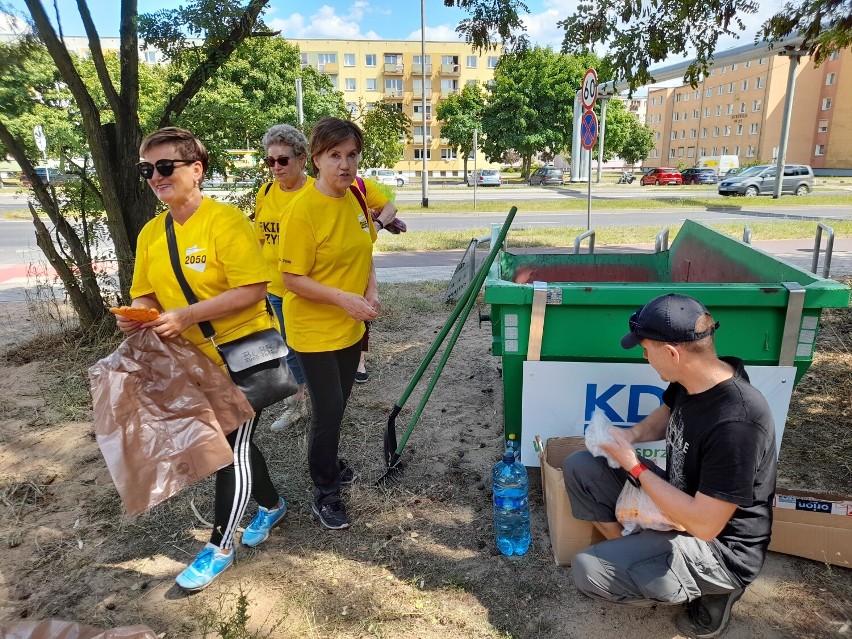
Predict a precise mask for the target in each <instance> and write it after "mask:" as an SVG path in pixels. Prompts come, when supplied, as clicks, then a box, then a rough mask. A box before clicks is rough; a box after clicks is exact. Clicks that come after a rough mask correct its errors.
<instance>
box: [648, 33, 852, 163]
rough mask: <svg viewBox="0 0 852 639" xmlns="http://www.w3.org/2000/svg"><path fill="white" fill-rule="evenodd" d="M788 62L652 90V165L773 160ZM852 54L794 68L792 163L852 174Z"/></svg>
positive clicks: (763, 62) (764, 60)
mask: <svg viewBox="0 0 852 639" xmlns="http://www.w3.org/2000/svg"><path fill="white" fill-rule="evenodd" d="M789 68H790V59H789V58H788V57H786V56H783V55H772V56H763V57H756V58H754V59H753V60H748V61H746V62H742V63H738V64H726V65H723V66H715V67H713V68H712V70H711V73H710V75H709V77H707V78H705V79H704V80H703V81H702V82H701V83H700V84H699V85H698V87H696V88H693V87H691V86H689V85H682V86H679V87H669V88H650V89H649V91H648V103H647V116H646V118H647V120H646V121H647V124H648V126H650V127H651V128H652V129H653V130H654V148H653V149H652V150H651V151H650V153H649V154H648V159H647V160H646V161H645V166H646V167H651V166H655V167H657V166H674V165H678V164H680V163H681V162H683V163H685V164H686V165H687V166H693V165H694V164H695V163H696V161H697V160H698V158H701V157H703V156H713V155H736V156H738V157H739V160H740V164H741V165H742V164H746V163H754V162H757V161H761V162H773V161H775V159H776V158H777V155H778V148H779V145H780V141H781V123H782V119H783V111H784V102H785V98H786V94H787V79H788V75H789ZM840 95H847V96H849V95H852V49H843V50H840V51H835V52H834V53H833V54H831V56H829V58H828V59H827V60H826V61H824V62H823V63H822V65H820V66H819V67H815V66H814V64H813V61H812V59H811V58H808V57H803V58H801V60H800V61H799V65H798V67H797V69H796V85H795V90H794V94H793V111H792V116H791V126H790V133H789V137H788V140H787V158H786V161H787V162H793V163H800V164H810V165H811V166H812V167H813V168H814V170H815V171H817V172H818V173H823V174H826V173H828V174H830V173H831V172H833V171H843V172H845V171H848V170H849V169H852V101H850V100H838V96H840Z"/></svg>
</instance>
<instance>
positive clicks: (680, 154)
mask: <svg viewBox="0 0 852 639" xmlns="http://www.w3.org/2000/svg"><path fill="white" fill-rule="evenodd" d="M677 156H678V157H679V158H682V157H683V147H682V146H679V147H678V148H677Z"/></svg>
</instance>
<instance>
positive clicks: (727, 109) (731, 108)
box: [725, 102, 734, 115]
mask: <svg viewBox="0 0 852 639" xmlns="http://www.w3.org/2000/svg"><path fill="white" fill-rule="evenodd" d="M733 114H734V105H733V104H731V103H730V102H729V103H728V105H727V106H726V107H725V115H733Z"/></svg>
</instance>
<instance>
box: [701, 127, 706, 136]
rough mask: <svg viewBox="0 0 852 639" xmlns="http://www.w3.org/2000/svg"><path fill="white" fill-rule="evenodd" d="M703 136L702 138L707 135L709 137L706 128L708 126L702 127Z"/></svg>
mask: <svg viewBox="0 0 852 639" xmlns="http://www.w3.org/2000/svg"><path fill="white" fill-rule="evenodd" d="M701 137H702V138H706V137H707V129H706V127H705V128H703V129H701Z"/></svg>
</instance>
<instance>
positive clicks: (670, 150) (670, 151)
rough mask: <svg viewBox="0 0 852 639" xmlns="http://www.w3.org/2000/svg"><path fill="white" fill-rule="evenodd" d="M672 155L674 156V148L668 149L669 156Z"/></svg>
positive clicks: (671, 156)
mask: <svg viewBox="0 0 852 639" xmlns="http://www.w3.org/2000/svg"><path fill="white" fill-rule="evenodd" d="M674 156H675V150H674V149H669V157H670V158H673V157H674Z"/></svg>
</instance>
